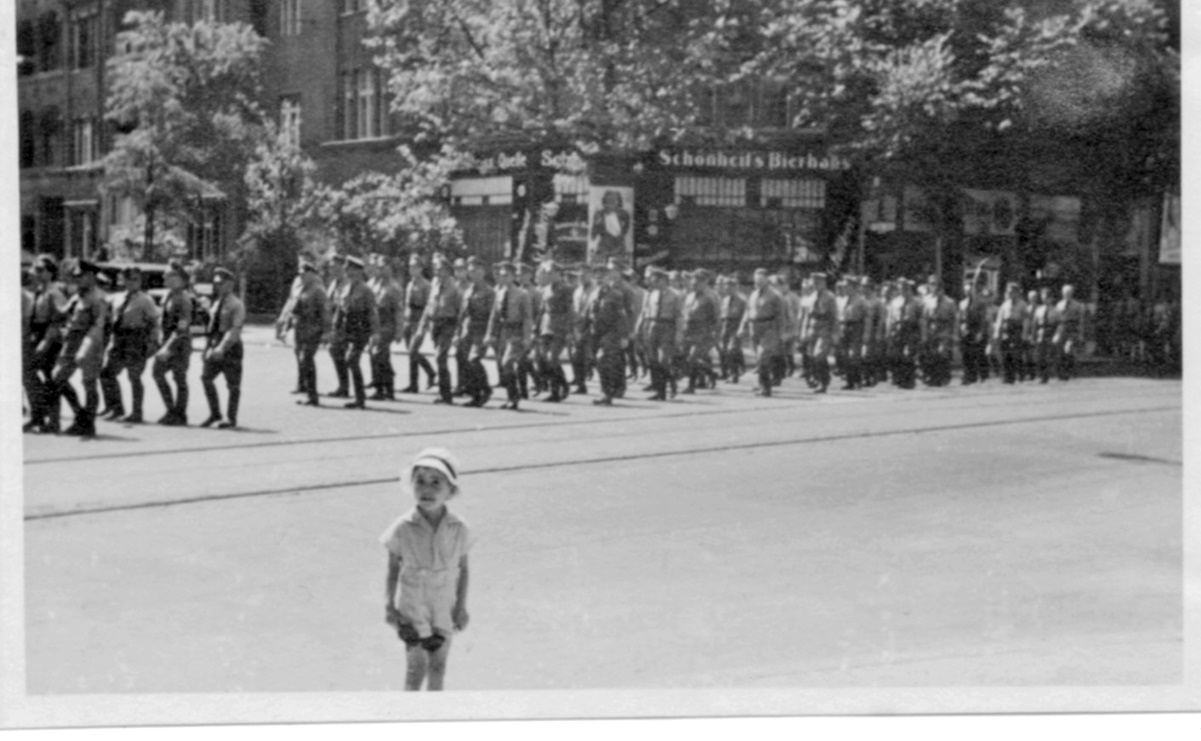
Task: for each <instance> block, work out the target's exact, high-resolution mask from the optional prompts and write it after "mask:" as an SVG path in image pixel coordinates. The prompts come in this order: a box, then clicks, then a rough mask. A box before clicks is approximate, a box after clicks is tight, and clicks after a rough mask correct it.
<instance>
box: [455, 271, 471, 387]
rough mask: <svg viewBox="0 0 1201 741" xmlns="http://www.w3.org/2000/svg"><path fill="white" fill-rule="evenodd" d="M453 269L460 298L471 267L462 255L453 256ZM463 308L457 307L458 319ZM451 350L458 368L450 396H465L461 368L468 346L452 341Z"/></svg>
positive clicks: (469, 280)
mask: <svg viewBox="0 0 1201 741" xmlns="http://www.w3.org/2000/svg"><path fill="white" fill-rule="evenodd" d="M454 269H455V285H456V286H458V288H459V298H460V300H461V299H462V297H463V294H464V293H465V292H466V291H467V287H468V286H470V285H471V269H470V267H469V266H468V265H467V260H466V259H465V258H462V257H456V258H455V260H454ZM465 308H466V304H464V305H463V306H460V307H459V319H460V320H462V316H463V311H464V309H465ZM455 331H456V332H457V331H458V329H457V328H456V330H455ZM453 352H454V356H455V368H457V369H458V373H457V375H456V376H455V388H454V391H453V392H452V396H467V390H466V388H465V387H464V383H465V382H466V380H467V379H466V376H465V374H464V373H463V369H464V368H466V367H467V363H468V360H467V352H468V348H467V347H466V346H463V345H460V344H459V343H458V342H457V341H456V342H455V343H454V348H453Z"/></svg>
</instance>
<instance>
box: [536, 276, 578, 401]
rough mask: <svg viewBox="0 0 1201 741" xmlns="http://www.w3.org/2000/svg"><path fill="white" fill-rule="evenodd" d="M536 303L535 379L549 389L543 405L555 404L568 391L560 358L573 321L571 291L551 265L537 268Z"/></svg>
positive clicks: (568, 338)
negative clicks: (536, 365) (546, 402)
mask: <svg viewBox="0 0 1201 741" xmlns="http://www.w3.org/2000/svg"><path fill="white" fill-rule="evenodd" d="M538 281H539V283H540V284H541V285H540V287H539V294H540V300H539V301H538V313H537V318H536V320H535V324H536V326H537V333H538V375H539V376H540V377H541V379H542V383H543V384H544V385H545V386H546V387H547V388H548V389H549V391H550V396H548V397H547V398H546V401H550V402H558V401H562V400H563V399H566V398H567V395H568V394H569V393H570V390H571V387H570V386H568V384H567V374H565V373H564V372H563V363H562V356H563V350H564V349H566V347H567V345H568V342H569V341H570V339H571V332H572V327H573V326H574V324H575V317H574V315H573V310H572V295H571V289H570V288H568V287H567V285H566V284H565V283H564V282H563V276H562V270H561V268H560V267H559V265H558V264H557V263H555V262H554V261H546V262H544V263H542V265H541V266H539V268H538Z"/></svg>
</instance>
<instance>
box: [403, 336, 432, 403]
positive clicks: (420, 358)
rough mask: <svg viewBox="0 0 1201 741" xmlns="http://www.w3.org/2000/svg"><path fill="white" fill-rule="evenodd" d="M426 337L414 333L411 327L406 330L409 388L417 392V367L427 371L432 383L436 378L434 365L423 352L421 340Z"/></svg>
mask: <svg viewBox="0 0 1201 741" xmlns="http://www.w3.org/2000/svg"><path fill="white" fill-rule="evenodd" d="M423 339H424V337H422V336H421V335H414V333H413V329H412V328H411V327H410V328H408V329H406V330H405V333H404V341H405V345H407V346H408V348H409V385H408V390H409V391H411V392H414V393H416V392H417V391H418V390H419V389H418V383H417V381H418V378H417V369H418V367H420V368H421V370H424V371H425V375H426V378H428V379H429V380H430V382H431V383H432V382H433V380H434V366H432V365H430V361H429V360H427V359H426V357H425V356H424V355H422V354H421V341H422V340H423Z"/></svg>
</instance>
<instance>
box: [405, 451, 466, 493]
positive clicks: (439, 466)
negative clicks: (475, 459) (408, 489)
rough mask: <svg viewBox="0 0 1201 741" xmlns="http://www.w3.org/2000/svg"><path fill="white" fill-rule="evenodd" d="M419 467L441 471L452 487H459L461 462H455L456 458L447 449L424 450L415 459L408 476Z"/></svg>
mask: <svg viewBox="0 0 1201 741" xmlns="http://www.w3.org/2000/svg"><path fill="white" fill-rule="evenodd" d="M418 466H422V467H425V468H432V469H434V470H436V471H441V472H442V473H443V475H445V476H446V480H447V481H449V482H450V483H451V485H452V486H458V485H459V462H458V461H457V460H455V457H454V456H453V455H451V453H450V451H449V450H447V449H446V448H426V449H425V450H422V451H421V452H420V453H418V454H417V457H416V458H414V459H413V463H412V464H411V465H410V466H409V468H408V470H407V472H406V473H407V475H409V476H411V475H412V472H413V469H415V468H417V467H418Z"/></svg>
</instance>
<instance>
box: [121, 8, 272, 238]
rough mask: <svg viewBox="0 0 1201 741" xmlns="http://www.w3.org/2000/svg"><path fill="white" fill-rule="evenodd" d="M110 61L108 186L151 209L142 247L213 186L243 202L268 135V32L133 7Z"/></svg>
mask: <svg viewBox="0 0 1201 741" xmlns="http://www.w3.org/2000/svg"><path fill="white" fill-rule="evenodd" d="M125 23H126V26H127V29H126V30H124V31H122V32H121V33H120V34H118V35H117V46H118V48H124V49H128V51H127V52H125V53H122V54H118V55H116V56H114V57H113V58H112V59H110V61H109V70H108V79H109V89H108V91H107V98H106V104H105V118H106V119H107V120H108V121H110V122H111V123H112V124H114V126H115V127H116V130H117V132H118V134H117V136H116V139H115V141H114V145H113V148H112V150H111V151H110V152H109V153H108V155H107V156H106V157H105V158H104V161H103V164H104V178H103V181H102V184H101V188H102V189H103V190H104V191H106V192H108V193H112V194H114V195H119V196H128V197H130V198H132V200H133V202H134V203H135V204H136V205H137V207H138V208H139V209H140V210H141V211H142V214H143V222H144V232H143V234H142V240H141V241H142V252H143V256H144V257H149V256H150V255H151V254H152V253H153V252H154V251H155V249H156V242H155V235H156V229H157V228H158V227H160V226H164V227H171V226H173V225H175V224H178V223H179V222H180V221H181V219H183V218H186V217H184V216H183V214H186V213H188V212H189V210H190V209H191V208H192V207H194V206H195V205H197V204H198V202H199V201H200V199H201V198H203V197H204V196H206V195H216V194H218V193H224V195H225V196H227V197H229V198H231V199H232V200H233V201H234V203H239V202H240V200H241V199H240V198H239V197H238V196H239V195H240V189H241V182H242V170H243V168H244V166H245V163H246V162H247V161H248V160H249V159H250V158H251V156H252V153H253V151H254V148H255V146H256V145H257V144H258V142H260V141H261V140H262V136H263V120H264V119H263V115H262V112H261V111H260V109H259V106H258V104H257V100H258V95H259V81H258V75H259V60H260V57H261V53H262V50H263V47H264V45H265V43H266V42H265V41H264V40H263V39H262V38H261V37H259V36H258V35H257V34H255V32H254V31H253V29H251V28H250V26H248V25H245V24H218V23H210V22H206V21H201V22H197V23H195V24H193V25H190V26H189V25H185V24H181V23H168V22H167V21H166V18H165V16H164V15H163V14H162V13H158V12H131V13H128V14H127V15H126V16H125Z"/></svg>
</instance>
